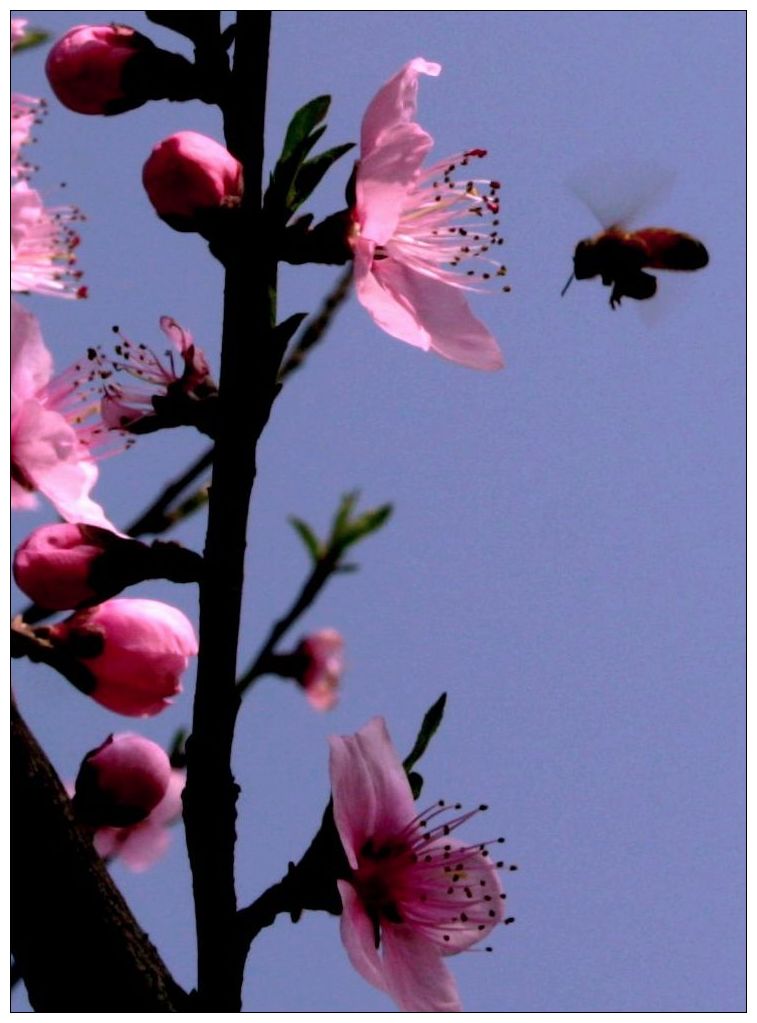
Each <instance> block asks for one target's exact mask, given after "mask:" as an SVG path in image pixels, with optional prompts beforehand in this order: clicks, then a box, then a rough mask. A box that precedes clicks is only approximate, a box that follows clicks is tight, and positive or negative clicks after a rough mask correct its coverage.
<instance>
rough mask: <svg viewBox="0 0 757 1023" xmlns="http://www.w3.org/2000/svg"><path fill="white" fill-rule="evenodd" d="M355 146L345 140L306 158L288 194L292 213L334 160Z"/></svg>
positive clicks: (304, 199) (313, 189)
mask: <svg viewBox="0 0 757 1023" xmlns="http://www.w3.org/2000/svg"><path fill="white" fill-rule="evenodd" d="M354 148H355V143H354V142H345V143H344V144H343V145H341V146H334V147H333V149H327V150H326V152H325V153H319V154H318V156H315V157H313V159H312V160H306V161H305V162H304V163H303V164H302V166H301V167H300V169H299V170H298V172H297V175H296V177H295V179H294V184H293V186H292V189H291V191H290V196H289V203H288V206H289V209H290V211H291V212H292V213H294V211H295V210H296V209H298V207H300V206H301V205H302V204H303V203H304V202H305V201H306V200H307V199H308V198H309V197H310V195H311V194H312V193H313V192H314V191H315V189H316V188H317V187H318V185H319V184H320V183H321V179H322V178H323V176H324V175H325V174H326V172H327V171H328V170H329V168H330V167H331V166H332V164H334V163H336V161H337V160H338V159H339V158H340V157H342V156H344V154H345V153H348V152H349V151H350V149H354Z"/></svg>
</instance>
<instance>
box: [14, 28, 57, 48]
mask: <svg viewBox="0 0 757 1023" xmlns="http://www.w3.org/2000/svg"><path fill="white" fill-rule="evenodd" d="M51 37H52V33H51V32H46V31H45V30H44V29H43V28H31V29H28V31H27V32H26V33H25V34H24V38H23V39H21V40H20V41H19V42H17V43H16V45H15V46H14V47H13V49H12V50H11V54H14V53H21V52H22V51H23V50H31V49H32V47H34V46H39V45H40V44H41V43H46V42H47V41H48V39H50V38H51Z"/></svg>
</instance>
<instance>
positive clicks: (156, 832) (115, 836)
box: [94, 768, 186, 873]
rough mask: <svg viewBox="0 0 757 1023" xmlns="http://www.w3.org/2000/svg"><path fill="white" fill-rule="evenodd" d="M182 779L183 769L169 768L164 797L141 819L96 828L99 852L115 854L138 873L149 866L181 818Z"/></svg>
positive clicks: (95, 839) (112, 855) (157, 856)
mask: <svg viewBox="0 0 757 1023" xmlns="http://www.w3.org/2000/svg"><path fill="white" fill-rule="evenodd" d="M185 781H186V777H185V772H184V771H182V770H178V769H177V768H173V769H172V771H171V777H170V779H169V781H168V788H167V789H166V794H165V796H163V798H162V799H161V801H160V802H159V803H158V805H157V806H156V807H155V809H154V810H152V811H151V812H150V814H149V815H148V816H147V817H145V819H144V820H143V821H140V822H139V824H131V825H129V826H128V827H125V828H98V829H97V831H96V832H95V838H94V844H95V849H97V851H98V852H99V854H100V855H101V856H107V857H108V859H114V858H115V857H118V858H119V859H120V860H122V861H123V862H124V864H125V865H126V866H127V867H128V868H129V870H133V871H135V872H138V873H139V872H141V871H143V870H147V869H148V868H149V867H151V866H152V865H153V863H155V861H156V860H158V859H160V857H161V856H162V855H163V853H164V852H165V851H166V849H167V848H168V845H169V843H170V841H171V827H172V825H173V824H175V823H176V822H177V821H178V820H180V819H181V815H182V802H181V793H182V791H183V790H184V783H185Z"/></svg>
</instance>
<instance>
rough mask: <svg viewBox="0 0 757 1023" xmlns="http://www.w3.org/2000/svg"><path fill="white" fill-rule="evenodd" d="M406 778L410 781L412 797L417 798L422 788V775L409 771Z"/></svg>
mask: <svg viewBox="0 0 757 1023" xmlns="http://www.w3.org/2000/svg"><path fill="white" fill-rule="evenodd" d="M407 780H408V781H409V782H410V791H411V792H412V793H413V799H417V798H418V796H419V795H420V794H421V789H422V788H423V775H422V774H418V772H417V771H410V772H409V774H408V776H407Z"/></svg>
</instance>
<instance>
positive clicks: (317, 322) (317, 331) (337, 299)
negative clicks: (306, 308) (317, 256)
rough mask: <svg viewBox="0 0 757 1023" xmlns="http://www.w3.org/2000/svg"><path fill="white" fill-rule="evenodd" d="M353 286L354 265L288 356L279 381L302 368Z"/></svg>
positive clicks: (338, 282)
mask: <svg viewBox="0 0 757 1023" xmlns="http://www.w3.org/2000/svg"><path fill="white" fill-rule="evenodd" d="M351 284H352V264H350V265H349V266H348V267H347V269H346V270H344V271H343V272H342V273H341V274H340V275H339V277H338V279H337V281H336V284H335V285H334V287H333V288H332V289H331V291H330V292H329V293H328V295H327V296H326V298H325V299H324V301H323V304H322V305H321V308H320V309H319V310H318V312H317V313H316V315H315V316H313V317H312V318H311V319H310V320H309V321H308V323H307V326H306V327H305V329H304V330H303V331H302V333H301V334H300V336H299V339H298V340H297V342H296V344H295V345H294V347H293V348H292V351H291V352H290V354H289V355H288V356H287V358H286V360H285V362H284V365H283V366H282V367H281V372H280V373H279V381H283V380H285V379H286V378H287V377H288V376H289V375H290V374H291V373H294V372H295V370H298V369H300V368H301V367H302V365H303V363H304V362H305V359H306V357H307V355H308V353H309V352H310V350H311V349H312V348H313V347H314V346H315V345H317V344H318V342H319V341H321V340H322V339H323V338H324V337H325V335H326V333H327V331H328V330H329V328H330V327H331V325H332V322H333V320H334V317H335V316H336V314H337V313H338V312H339V309H340V307H341V306H342V304H343V303H344V301H345V299H346V298H347V296H348V295H349V293H350V285H351Z"/></svg>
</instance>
